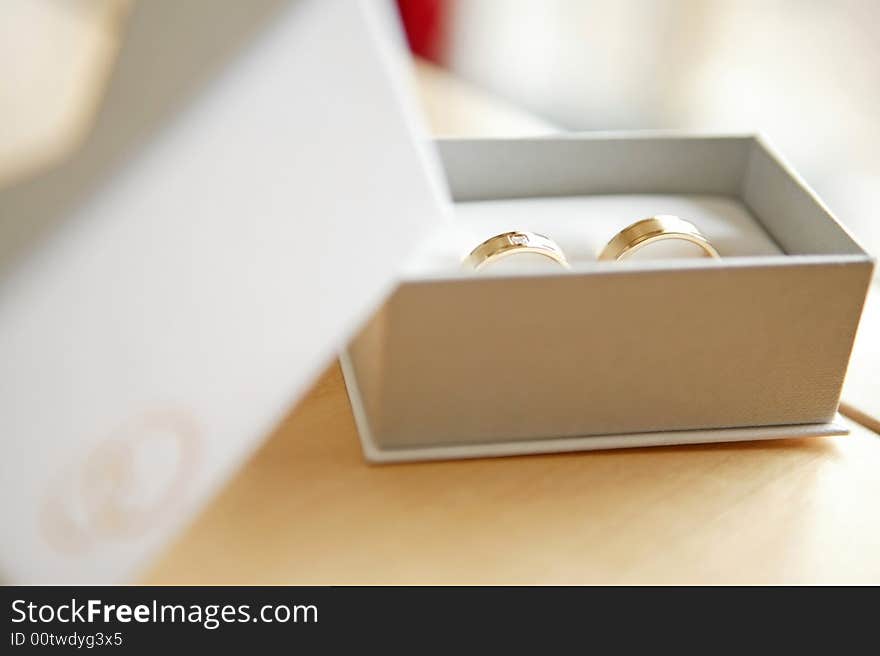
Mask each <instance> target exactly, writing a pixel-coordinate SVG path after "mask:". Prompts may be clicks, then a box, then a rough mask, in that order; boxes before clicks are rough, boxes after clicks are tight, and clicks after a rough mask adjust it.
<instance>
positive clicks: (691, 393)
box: [342, 134, 873, 462]
mask: <svg viewBox="0 0 880 656" xmlns="http://www.w3.org/2000/svg"><path fill="white" fill-rule="evenodd" d="M437 147H438V149H439V152H440V156H441V159H442V163H443V167H444V169H445V173H446V178H447V181H448V185H449V190H450V193H451V196H452V199H453V200H454V213H455V215H456V216H455V220H454V221H452V222H451V225H450V226H444V227H443V228H442V229H441V230H440V231H439V232H438V234H437V235H436V236H435V238H434V239H433V240H430V241H429V242H428V243H427V245H426V246H425V247H424V248H423V249H422V251H421V252H420V253H419V255H418V256H417V257H415V258H413V260H411V261H410V263H409V265H408V266H407V269H406V272H405V275H404V278H403V281H402V283H401V285H400V287H399V288H398V289H397V291H396V292H395V293H394V294H393V296H392V297H391V298H390V299H389V300H388V301H387V302H386V304H385V305H384V306H383V308H382V309H381V310H380V311H379V312H378V313H377V314H376V315H375V316H374V317H373V318H372V319H371V320H370V321H369V322H368V324H367V325H366V327H365V328H364V329H363V330H362V332H361V333H360V334H359V335H358V337H357V338H356V339H355V340H354V341H353V342H352V344H351V346H350V347H349V349H348V352H347V353H346V354H345V355H344V356H343V358H342V363H343V370H344V372H345V378H346V383H347V386H348V390H349V395H350V397H351V400H352V406H353V408H354V413H355V416H356V420H357V424H358V429H359V432H360V436H361V440H362V444H363V449H364V453H365V455H366V457H367V458H368V459H370V460H372V461H377V462H388V461H398V460H415V459H433V458H458V457H477V456H493V455H511V454H524V453H539V452H550V451H569V450H582V449H604V448H618V447H635V446H650V445H663V444H683V443H699V442H722V441H735V440H757V439H773V438H782V437H798V436H815V435H833V434H841V433H844V432H846V430H845V428H843V427H842V426H840V425H839V424H836V423H835V422H834V419H835V414H836V410H837V405H838V401H839V396H840V390H841V385H842V383H843V378H844V375H845V372H846V367H847V362H848V359H849V354H850V350H851V348H852V342H853V337H854V335H855V331H856V327H857V325H858V321H859V316H860V313H861V308H862V304H863V302H864V298H865V294H866V290H867V287H868V285H869V282H870V278H871V272H872V268H873V261H872V259H871V258H870V257H869V256H868V255H867V254H866V253H865V252H864V251H863V250H862V249H861V247H860V246H859V245H858V244H857V243H856V242H855V241H854V240H853V239H852V238H851V237H850V236H849V235H848V234H847V232H846V231H845V230H844V229H843V228H842V227H841V226H840V225H839V224H838V223H837V222H836V221H835V219H834V218H833V217H832V216H831V214H830V213H829V211H828V210H827V209H826V208H825V207H824V206H823V205H822V204H821V202H820V201H818V200H817V199H816V197H815V196H814V195H813V194H812V193H811V192H810V191H809V190H808V189H807V188H806V187H805V186H804V184H803V183H802V182H801V181H800V180H799V179H798V177H797V176H796V175H795V174H794V173H793V172H792V171H791V169H790V168H788V167H787V166H786V165H785V164H784V163H783V162H782V161H781V160H780V159H779V157H778V156H777V155H775V154H774V153H773V152H772V150H771V149H769V148H768V146H767V145H766V144H765V143H764V142H763V141H761V140H759V139H757V138H755V137H751V136H727V137H725V136H716V137H706V136H681V135H663V134H646V135H640V134H622V135H598V136H584V135H566V136H559V137H545V138H538V139H515V140H510V139H500V140H495V139H493V140H451V141H440V142H438V143H437ZM654 214H676V215H679V216H681V217H682V218H685V219H688V220H690V221H692V222H693V223H695V224H696V225H697V226H698V227H699V228H700V230H701V231H702V232H703V234H704V235H706V236H707V237H708V239H709V240H710V241H711V242H712V243H713V244H714V245H715V246H716V248H717V249H718V250H719V252H720V253H721V256H722V259H721V260H711V259H703V258H701V259H662V260H636V259H633V260H630V261H620V262H598V261H596V253H598V251H599V250H600V249H601V247H602V246H603V245H604V243H605V242H607V241H608V239H609V238H610V237H611V236H613V235H614V234H615V233H616V232H617V231H618V230H620V229H621V228H623V227H624V226H625V225H627V224H628V223H630V222H632V221H634V220H636V219H639V218H643V217H645V216H651V215H654ZM512 229H527V230H534V231H536V232H539V233H543V234H546V235H548V236H551V237H552V238H553V239H554V240H555V241H556V242H557V243H558V244H559V245H560V246H561V248H562V249H563V250H564V251H565V253H566V254H567V256H568V259H569V262H570V264H571V265H572V269H571V270H570V271H564V270H561V269H558V268H557V269H549V270H547V269H544V270H541V271H532V270H523V271H515V270H511V269H510V268H507V269H505V270H504V271H503V272H500V273H490V272H485V273H484V272H479V273H474V272H467V271H462V270H461V268H460V266H459V263H460V262H461V258H462V256H463V255H464V254H466V253H467V250H468V248H469V247H473V246H474V245H476V244H478V243H479V242H480V241H482V240H483V239H485V238H486V237H488V236H490V235H492V234H496V233H499V232H504V231H506V230H512ZM508 259H509V260H513V259H515V258H508Z"/></svg>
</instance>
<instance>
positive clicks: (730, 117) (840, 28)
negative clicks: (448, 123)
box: [399, 0, 880, 253]
mask: <svg viewBox="0 0 880 656" xmlns="http://www.w3.org/2000/svg"><path fill="white" fill-rule="evenodd" d="M399 5H400V8H401V13H402V16H403V17H404V19H405V23H406V26H407V34H408V37H409V40H410V45H411V48H412V49H413V51H414V52H415V53H416V54H417V55H419V56H421V57H424V58H426V59H429V60H431V61H434V62H436V63H437V64H439V65H441V66H443V67H445V68H448V69H449V70H451V71H452V72H453V73H454V74H455V75H456V76H458V77H460V78H462V79H465V80H467V81H470V82H472V83H474V85H476V86H478V87H481V88H483V89H486V90H489V91H491V92H492V93H494V94H495V95H497V96H498V97H500V98H504V99H507V100H509V101H510V102H511V103H512V104H515V105H517V106H519V107H522V108H524V109H527V110H528V111H530V112H531V113H533V114H536V115H538V116H540V117H542V118H544V119H546V120H547V121H548V122H549V123H552V124H554V125H556V126H558V127H559V128H561V129H566V130H627V129H645V128H649V129H687V130H698V131H723V132H731V131H733V132H740V131H742V132H755V131H757V132H761V133H763V134H764V135H765V136H766V137H767V138H768V139H769V140H770V142H771V143H773V144H774V145H775V146H776V147H777V148H778V149H779V150H780V151H781V152H782V153H783V154H784V155H785V156H787V157H788V158H789V160H790V161H791V162H792V163H793V164H794V166H795V168H796V169H797V170H798V171H799V172H800V173H801V175H803V176H804V177H805V178H806V179H807V182H809V183H810V184H811V185H812V186H813V188H814V189H816V190H817V191H818V192H819V195H820V196H822V197H823V199H824V200H825V201H826V202H827V203H828V204H829V205H830V206H831V208H832V209H833V210H834V211H835V212H836V213H837V214H838V216H839V217H840V218H841V219H842V220H843V221H844V223H846V224H847V225H848V226H849V227H850V228H851V229H852V230H853V231H854V232H855V233H856V235H857V236H858V237H860V238H861V239H862V241H863V242H864V243H865V245H866V246H868V247H869V249H870V250H872V251H873V252H874V253H877V252H880V210H878V208H880V2H877V0H400V2H399Z"/></svg>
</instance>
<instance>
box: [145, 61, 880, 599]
mask: <svg viewBox="0 0 880 656" xmlns="http://www.w3.org/2000/svg"><path fill="white" fill-rule="evenodd" d="M418 83H419V87H420V93H421V96H422V98H423V99H424V100H425V105H426V113H427V115H428V117H429V120H430V122H431V124H432V126H433V127H434V129H435V131H436V132H441V133H444V132H456V133H459V134H460V133H466V134H483V133H487V132H488V133H497V131H498V129H499V125H503V126H504V128H503V129H504V130H506V131H508V132H510V133H522V132H529V131H531V132H535V131H546V129H548V126H547V125H546V124H543V123H542V122H540V121H538V120H537V119H534V118H531V117H528V116H526V115H520V114H519V113H518V112H517V111H516V110H515V109H511V108H509V107H506V106H505V105H504V104H503V103H498V102H497V101H491V100H489V99H487V98H486V97H485V96H483V95H482V94H480V93H479V92H477V91H475V90H473V89H471V88H469V87H467V86H465V85H462V84H461V83H458V82H456V81H455V80H453V79H451V78H450V77H449V76H447V75H445V74H443V73H441V72H439V71H437V70H436V69H433V68H431V67H429V66H424V65H423V66H420V67H419V71H418ZM447 106H448V107H449V111H445V110H444V107H447ZM496 119H497V122H496ZM848 424H849V425H850V427H851V429H852V434H851V435H849V436H846V437H835V438H811V439H801V440H784V441H778V442H777V441H771V442H756V443H738V444H726V445H707V446H687V447H668V448H653V449H638V450H625V451H606V452H591V453H576V454H563V455H548V456H526V457H517V458H501V459H483V460H473V461H458V462H434V463H418V464H404V465H385V466H381V465H369V464H367V463H366V462H365V461H364V459H363V457H362V456H361V452H360V446H359V442H358V438H357V433H356V430H355V426H354V421H353V418H352V414H351V408H350V406H349V402H348V397H347V395H346V392H345V387H344V385H343V381H342V376H341V373H340V370H339V367H338V365H336V364H335V363H334V364H332V365H331V366H330V367H329V368H328V369H327V371H326V372H325V373H324V375H323V376H322V377H321V378H320V380H319V381H318V382H317V383H316V384H315V385H314V387H313V389H312V390H311V392H310V393H309V394H308V396H307V397H306V398H305V399H303V400H302V401H301V402H300V403H299V405H298V406H297V407H296V408H295V409H294V410H293V411H292V412H291V413H290V415H289V416H288V418H287V419H286V420H285V421H283V422H282V424H281V425H280V426H279V427H278V428H277V430H276V431H275V432H274V434H273V435H272V436H271V437H270V438H269V439H268V441H267V442H266V443H265V445H264V446H263V447H262V448H261V449H260V450H259V451H258V452H257V453H256V455H255V456H254V457H253V458H252V459H251V461H250V462H249V463H248V464H247V465H246V466H245V467H244V468H243V469H242V470H241V471H240V472H239V474H238V475H237V476H236V477H235V478H234V479H233V480H232V481H231V483H230V484H229V485H228V486H227V487H226V488H225V489H224V491H223V492H222V493H221V494H220V495H219V497H218V498H217V499H216V500H215V501H214V502H213V503H212V504H211V505H210V506H209V507H208V508H207V509H206V510H205V511H204V512H203V513H202V514H201V516H199V517H198V518H197V519H196V520H195V522H194V523H193V524H192V525H191V526H190V527H189V529H188V530H186V531H185V532H184V533H183V534H182V535H181V536H180V537H179V539H178V540H177V541H176V542H175V543H174V544H173V545H171V546H170V547H169V548H168V549H167V550H166V552H165V553H164V555H162V556H161V557H160V558H159V559H158V560H157V561H156V562H155V563H154V564H153V566H152V567H151V568H150V569H149V571H148V572H147V573H146V574H145V576H144V577H143V579H142V581H144V582H146V583H168V584H171V583H174V584H179V583H242V584H244V583H252V584H274V583H278V584H281V583H285V584H306V583H318V584H354V583H714V582H725V583H770V582H772V583H782V582H788V583H795V582H880V559H878V558H877V553H878V552H880V513H878V512H877V510H876V508H875V507H874V504H875V499H876V498H878V495H880V477H878V476H877V472H878V471H880V438H878V436H877V435H876V434H875V433H873V432H871V431H869V430H868V429H866V428H864V427H863V426H861V425H859V424H857V423H855V422H848Z"/></svg>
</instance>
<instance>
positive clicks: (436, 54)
mask: <svg viewBox="0 0 880 656" xmlns="http://www.w3.org/2000/svg"><path fill="white" fill-rule="evenodd" d="M449 4H450V3H449V2H447V0H397V6H398V8H399V9H400V17H401V19H403V26H404V28H405V30H406V38H407V41H409V47H410V50H412V51H413V53H414V54H416V55H418V56H419V57H424V58H425V59H430V60H431V61H434V62H438V63H439V62H441V61H442V60H443V55H444V51H445V46H446V25H447V18H448V13H449Z"/></svg>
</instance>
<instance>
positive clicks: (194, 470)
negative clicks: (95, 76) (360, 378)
mask: <svg viewBox="0 0 880 656" xmlns="http://www.w3.org/2000/svg"><path fill="white" fill-rule="evenodd" d="M389 17H390V14H389V13H388V8H387V7H384V6H381V9H380V6H379V5H377V3H375V2H370V1H368V0H362V1H358V2H351V1H350V0H332V1H327V0H311V1H298V2H254V3H241V2H237V1H224V2H210V3H208V2H198V3H196V2H192V3H152V2H148V3H138V4H137V5H136V6H135V10H134V13H133V15H132V17H131V19H130V23H129V30H128V34H127V37H126V40H125V42H124V44H123V48H122V51H121V54H120V58H119V62H118V66H117V69H116V73H115V77H114V79H113V81H112V83H111V85H110V90H109V92H108V95H107V98H106V102H105V104H104V107H103V109H102V115H101V116H100V119H99V121H98V124H97V126H96V128H95V133H94V134H93V135H92V137H91V138H90V139H89V141H88V142H87V143H86V144H85V146H84V148H83V149H82V151H81V152H80V153H79V154H78V155H77V156H76V157H74V158H73V159H72V160H71V161H70V162H68V163H66V164H65V165H64V166H62V167H60V168H59V169H57V170H55V171H52V172H50V173H48V174H46V175H44V176H41V177H40V178H38V179H35V180H31V181H28V182H27V183H24V184H21V185H19V186H17V187H13V188H11V189H7V190H2V191H0V236H4V235H7V236H10V237H9V239H8V240H7V242H6V244H7V248H6V249H5V250H4V251H2V252H0V266H2V270H3V278H2V279H0V361H2V362H3V373H2V376H0V380H2V395H0V433H2V436H3V441H2V447H0V448H2V451H0V456H2V457H0V463H2V464H0V474H2V475H0V496H2V498H3V499H4V500H5V501H4V502H3V503H2V504H0V523H2V525H3V526H4V534H5V535H7V536H8V537H9V538H10V539H6V540H3V541H2V543H0V577H2V578H5V579H7V580H10V581H19V582H45V581H51V582H56V583H70V582H91V583H97V582H111V581H120V580H126V579H127V578H129V577H130V576H131V575H132V571H133V568H135V567H136V566H137V565H138V564H140V563H141V562H142V561H143V560H144V558H145V557H147V556H148V555H149V554H150V553H152V552H153V551H155V549H156V548H158V547H159V546H161V545H162V544H163V543H165V542H166V541H167V540H168V538H169V537H170V534H171V533H172V531H173V530H174V529H175V528H177V527H179V526H180V525H181V524H182V523H183V522H185V521H186V520H187V518H189V517H190V516H191V515H192V513H193V512H194V511H195V510H196V509H197V508H198V507H199V505H200V504H201V503H202V502H204V501H205V500H206V499H207V498H209V497H210V495H211V493H212V492H213V491H214V490H216V489H217V487H218V486H219V485H220V484H222V482H223V481H224V480H225V479H226V478H227V477H228V475H229V474H230V473H231V471H232V470H233V469H234V468H235V467H236V466H237V465H238V464H239V463H240V462H242V460H243V459H244V458H245V457H246V455H247V454H248V453H249V452H250V450H251V449H253V448H255V446H256V445H257V444H258V443H259V441H260V440H261V438H264V437H265V436H267V435H268V433H269V432H270V431H271V430H272V428H273V426H275V425H276V424H277V422H278V421H279V420H280V419H281V418H282V417H283V416H284V414H285V413H286V412H287V411H288V410H289V408H290V407H291V405H292V403H293V402H294V401H295V400H296V399H297V398H298V397H299V396H300V395H301V394H302V393H303V392H304V391H305V390H306V388H307V387H308V385H309V384H310V382H311V381H312V380H313V378H314V377H315V376H316V375H317V374H318V373H319V372H320V371H321V369H322V368H323V367H325V366H326V365H327V364H328V363H329V362H330V361H331V360H332V358H333V357H334V355H335V353H336V351H337V349H338V348H339V347H340V346H341V345H342V344H343V343H344V341H345V340H346V338H347V337H348V336H349V335H350V334H351V333H352V331H353V330H355V329H356V328H357V326H358V325H359V323H360V321H361V320H362V319H364V318H366V316H367V314H368V313H369V311H370V310H371V309H373V308H374V307H375V306H376V305H377V304H378V303H379V302H380V301H381V300H382V299H383V298H384V297H385V296H386V294H387V293H388V292H389V291H390V290H391V288H392V287H393V285H394V281H395V273H396V271H397V270H398V268H399V267H400V266H401V264H402V262H403V259H404V258H405V257H407V256H408V254H409V253H410V252H411V251H412V249H413V246H414V245H415V243H416V242H417V241H418V240H419V239H420V238H421V237H422V236H423V235H424V234H426V233H427V232H428V231H429V230H430V229H431V227H432V226H436V224H437V221H438V220H442V217H440V216H439V215H441V214H443V212H444V209H443V207H444V202H443V192H442V191H440V190H441V187H442V185H440V184H439V182H438V181H439V179H440V178H439V176H438V175H436V172H435V173H431V169H432V168H433V167H434V164H433V162H432V161H431V157H432V155H431V153H430V152H429V151H428V148H427V143H426V140H425V139H424V138H423V136H422V135H421V134H419V132H418V129H417V128H413V125H414V123H413V112H412V111H411V110H410V108H409V107H408V104H409V102H411V100H410V99H408V98H407V97H406V95H407V94H406V91H405V90H403V88H402V85H401V80H400V79H397V76H398V74H399V73H400V71H401V70H403V68H404V63H403V59H402V58H400V57H399V54H398V53H397V52H396V50H397V46H399V45H401V44H402V41H401V40H400V39H399V36H400V35H399V34H397V35H393V34H391V33H390V32H393V30H389V25H388V24H387V23H388V21H387V20H386V19H388V18H389ZM120 144H122V145H124V146H125V147H124V148H123V147H121V146H120ZM25 222H30V223H29V224H27V225H28V226H29V227H27V229H24V228H23V227H22V226H25ZM30 224H33V225H30ZM29 230H30V232H28V231H29ZM23 231H24V233H28V234H26V235H25V237H24V238H21V235H22V234H23ZM9 244H14V245H16V248H17V250H15V252H10V250H9V247H8V246H9ZM312 438H313V439H320V438H321V436H320V435H314V436H312ZM13 499H15V503H12V500H13ZM218 548H219V547H218Z"/></svg>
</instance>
